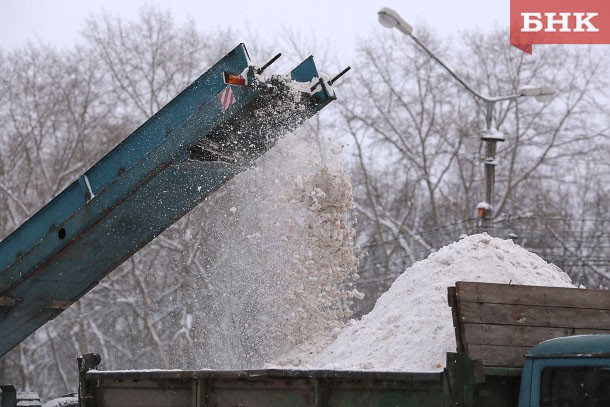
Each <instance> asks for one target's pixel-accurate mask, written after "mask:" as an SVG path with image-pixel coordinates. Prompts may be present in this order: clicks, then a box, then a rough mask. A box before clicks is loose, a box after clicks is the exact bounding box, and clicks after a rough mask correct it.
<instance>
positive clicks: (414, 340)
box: [280, 234, 572, 372]
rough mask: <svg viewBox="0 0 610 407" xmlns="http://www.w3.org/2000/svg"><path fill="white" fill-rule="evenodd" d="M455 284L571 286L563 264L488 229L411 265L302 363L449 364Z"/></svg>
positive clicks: (417, 367) (419, 367)
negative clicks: (451, 292)
mask: <svg viewBox="0 0 610 407" xmlns="http://www.w3.org/2000/svg"><path fill="white" fill-rule="evenodd" d="M456 281H476V282H489V283H505V284H508V283H512V284H525V285H538V286H556V287H572V284H571V281H570V278H569V277H568V275H567V274H565V273H564V272H563V271H561V270H560V269H559V268H558V267H556V266H554V265H552V264H549V263H547V262H545V261H544V260H542V259H541V258H540V257H538V256H537V255H535V254H533V253H531V252H529V251H527V250H525V249H523V248H521V247H520V246H518V245H516V244H514V243H513V242H512V241H511V240H502V239H498V238H492V237H490V236H489V235H487V234H478V235H473V236H469V237H466V238H464V239H462V240H460V241H458V242H455V243H452V244H450V245H448V246H446V247H444V248H442V249H440V250H439V251H438V252H436V253H433V254H432V255H430V256H429V257H428V258H427V259H425V260H422V261H420V262H417V263H415V264H414V265H413V266H411V267H409V268H408V269H407V270H406V271H405V272H404V273H403V274H402V275H401V276H400V277H398V278H397V279H396V281H395V282H394V283H393V284H392V286H391V287H390V289H389V290H388V291H387V292H386V293H384V294H383V295H382V296H381V297H380V298H379V299H378V301H377V303H376V305H375V307H374V308H373V310H372V311H371V312H370V313H369V314H367V315H365V316H364V317H363V318H362V319H361V320H360V321H357V322H356V321H353V322H352V323H351V325H349V326H347V327H346V328H345V329H343V330H342V331H341V333H340V334H339V335H338V337H337V338H336V340H335V341H334V343H332V344H331V345H330V346H328V347H327V348H326V349H324V350H323V351H322V352H320V353H318V354H317V355H301V363H302V365H301V366H303V365H307V367H316V368H325V369H348V370H383V371H415V372H426V371H438V370H440V369H442V368H443V367H444V365H445V357H446V355H445V354H446V352H455V350H456V344H455V337H454V329H453V321H452V316H451V308H450V307H449V306H448V303H447V287H450V286H453V285H455V282H456ZM294 361H295V358H294V355H292V362H294ZM280 364H282V363H281V362H280Z"/></svg>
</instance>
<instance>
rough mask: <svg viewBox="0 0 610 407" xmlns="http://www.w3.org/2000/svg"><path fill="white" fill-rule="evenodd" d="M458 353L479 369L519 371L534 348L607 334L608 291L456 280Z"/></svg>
mask: <svg viewBox="0 0 610 407" xmlns="http://www.w3.org/2000/svg"><path fill="white" fill-rule="evenodd" d="M448 294H449V305H450V306H451V308H452V311H453V323H454V327H455V337H456V342H457V351H458V353H459V352H464V353H466V354H468V356H469V358H470V359H472V360H475V361H479V362H480V363H481V364H482V365H483V366H502V367H521V366H522V365H523V361H524V355H525V353H526V352H527V351H528V350H529V349H531V348H532V347H533V346H534V345H537V344H538V343H540V342H542V341H544V340H547V339H552V338H558V337H562V336H572V335H583V334H595V333H605V334H608V333H610V312H609V311H610V291H606V290H585V289H574V288H558V287H538V286H526V285H507V284H490V283H471V282H457V283H456V285H455V287H450V288H449V290H448Z"/></svg>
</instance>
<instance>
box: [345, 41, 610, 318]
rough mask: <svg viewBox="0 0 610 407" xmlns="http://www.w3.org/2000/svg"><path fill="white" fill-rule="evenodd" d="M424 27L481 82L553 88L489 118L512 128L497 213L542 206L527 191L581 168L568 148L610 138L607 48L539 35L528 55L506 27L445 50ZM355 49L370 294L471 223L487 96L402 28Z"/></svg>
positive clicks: (352, 115)
mask: <svg viewBox="0 0 610 407" xmlns="http://www.w3.org/2000/svg"><path fill="white" fill-rule="evenodd" d="M418 36H419V37H420V38H421V39H422V41H423V42H425V43H426V44H428V46H429V47H430V48H432V49H433V50H434V52H435V53H436V54H437V55H439V56H441V58H442V59H444V60H447V61H451V62H452V65H453V68H454V69H455V70H456V71H457V72H458V73H459V74H460V76H462V77H463V78H465V79H466V80H467V82H469V83H471V84H472V85H473V87H474V88H475V89H477V90H479V91H480V92H481V93H484V94H489V95H491V96H499V95H510V94H515V93H517V92H518V91H519V89H520V88H521V87H522V86H525V85H532V84H539V85H540V84H546V85H550V86H553V87H555V88H556V89H557V91H558V93H557V96H556V97H555V98H554V99H553V100H551V101H547V102H543V103H536V102H535V101H534V100H528V99H527V98H523V99H518V100H512V101H507V102H502V103H496V105H495V109H494V116H493V126H494V128H495V129H497V130H499V131H502V132H504V133H505V134H506V142H505V143H502V144H501V148H500V150H499V153H498V162H497V164H498V169H497V188H496V196H495V205H494V206H495V209H496V211H495V215H496V220H497V221H499V220H501V219H504V218H505V217H507V216H517V215H520V214H525V213H539V214H543V213H544V212H545V210H544V208H540V207H538V206H536V204H535V203H534V202H535V201H536V200H535V199H531V198H532V197H534V196H536V195H537V194H538V193H542V194H546V195H550V196H553V191H556V190H558V189H560V188H561V183H562V182H563V179H564V177H566V176H571V175H574V173H573V172H572V168H573V166H572V165H570V161H571V160H578V159H588V158H589V157H590V156H591V154H592V153H593V152H594V151H599V150H600V148H601V149H607V145H608V138H607V128H608V121H607V119H606V118H604V116H603V115H602V111H603V110H602V109H600V105H599V100H607V95H606V94H605V93H604V92H605V89H607V86H606V78H607V77H608V75H607V73H606V72H605V69H606V65H607V63H606V62H607V57H606V56H605V55H604V54H603V53H598V52H594V50H593V49H592V48H587V47H584V48H570V49H568V48H558V47H545V48H544V49H542V47H541V49H540V50H537V54H536V55H535V56H534V57H529V56H524V54H523V53H522V52H520V51H518V50H516V49H512V48H511V47H510V45H509V44H508V42H507V41H505V36H506V35H505V32H504V31H498V32H496V33H494V34H491V35H487V36H485V35H481V34H468V35H465V36H462V38H466V44H465V47H452V52H448V51H447V48H446V47H445V46H443V44H442V43H441V42H439V41H438V40H436V39H435V38H434V37H433V36H432V35H431V34H430V33H429V32H426V31H424V32H422V33H419V34H418ZM359 61H361V64H360V65H359V66H357V67H356V73H355V78H354V80H352V81H351V87H350V93H349V95H348V96H347V97H346V98H345V99H344V100H345V103H343V105H342V108H343V110H342V115H343V118H344V121H345V129H346V132H347V133H348V134H350V135H351V136H352V139H353V141H354V161H353V163H354V164H353V166H354V174H355V175H354V176H355V179H356V182H355V184H357V185H358V188H357V189H356V192H357V202H358V209H359V212H360V218H361V223H360V229H359V235H358V236H359V237H358V239H359V243H360V245H361V246H363V247H364V248H365V249H366V250H367V251H368V252H369V257H368V259H365V260H364V262H363V265H362V267H361V270H360V272H361V274H362V276H363V279H362V284H363V289H365V288H367V289H366V290H365V291H366V292H367V293H370V294H371V297H372V298H375V297H376V295H375V292H380V291H384V290H385V287H387V284H389V282H391V281H392V280H393V278H394V277H395V276H396V275H397V274H399V273H401V272H402V271H403V270H404V269H405V268H406V266H408V265H409V264H411V263H412V262H413V261H415V260H418V259H421V258H423V257H426V256H427V255H428V254H429V253H430V251H433V250H435V249H437V248H438V247H439V246H440V245H443V244H446V243H448V242H451V241H453V240H455V239H457V238H458V237H459V236H460V234H462V233H469V232H472V231H474V227H473V226H474V222H473V216H474V209H475V206H476V202H478V201H481V200H483V199H482V197H483V189H484V188H483V187H484V180H483V174H482V171H481V165H480V163H481V147H482V145H481V141H480V139H479V133H480V131H481V130H482V129H484V128H485V122H484V118H485V111H484V109H485V106H484V105H483V104H482V103H480V101H478V100H475V99H474V98H472V97H471V96H470V95H469V94H468V93H467V92H465V91H464V90H463V89H462V88H461V87H460V85H459V84H458V83H456V82H455V81H454V80H453V78H451V77H449V76H448V75H447V73H446V72H445V71H444V70H443V69H442V68H441V67H440V66H439V65H438V64H436V63H435V62H434V61H432V60H431V59H430V58H429V57H428V56H427V55H426V54H425V53H423V52H422V51H421V49H419V48H417V47H416V46H415V44H414V43H412V42H408V41H405V38H404V37H403V36H395V35H394V34H393V33H387V32H384V33H381V34H378V35H377V36H376V37H374V38H372V39H371V40H370V41H367V42H366V43H363V45H362V48H361V50H360V59H359ZM353 76H354V75H353ZM604 146H605V147H604ZM572 162H573V161H572ZM566 163H567V164H568V165H566ZM577 189H578V188H577ZM572 193H580V192H576V191H572ZM551 200H552V201H553V202H554V203H555V204H557V205H559V206H561V202H560V201H559V200H558V199H551ZM538 203H540V202H538ZM548 204H549V203H547V205H548ZM489 232H492V230H491V228H490V230H489ZM493 232H494V233H495V232H497V231H496V230H495V229H494V230H493ZM368 305H369V306H371V305H372V304H371V303H369V304H368Z"/></svg>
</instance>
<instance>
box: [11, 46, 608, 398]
mask: <svg viewBox="0 0 610 407" xmlns="http://www.w3.org/2000/svg"><path fill="white" fill-rule="evenodd" d="M275 59H276V58H274V59H272V60H270V61H269V62H268V63H265V64H263V65H261V66H255V65H253V64H252V63H251V61H250V56H249V55H248V52H247V50H246V48H245V46H244V45H243V44H241V45H239V46H237V47H236V48H235V49H234V50H232V51H231V52H229V53H228V54H227V55H226V56H225V57H223V58H222V59H221V60H220V61H219V62H218V63H217V64H215V65H214V66H212V67H211V68H210V69H209V70H208V71H206V72H205V73H204V74H203V75H202V76H201V77H200V78H198V79H197V80H195V81H194V82H193V83H192V84H191V85H189V86H188V87H187V88H186V89H185V90H184V91H183V92H181V93H180V94H179V95H178V96H176V98H174V99H173V100H172V101H171V102H170V103H169V104H168V105H166V106H165V107H163V108H162V109H161V110H160V111H159V112H158V113H156V114H155V115H154V116H153V117H151V118H150V119H149V120H147V121H146V122H145V123H143V124H142V125H141V126H140V127H139V128H138V129H136V131H135V132H133V133H132V134H131V135H130V136H128V137H127V138H126V139H125V140H124V141H123V142H122V143H120V144H119V145H118V146H117V147H116V148H114V149H113V150H112V151H110V152H109V153H108V154H107V155H106V156H104V157H103V158H102V159H101V160H100V161H99V162H98V163H96V164H95V165H94V166H92V167H91V168H90V169H89V170H88V171H86V172H85V173H84V174H83V175H82V176H80V177H79V178H78V179H77V180H76V181H74V183H72V184H71V185H70V186H68V187H67V188H66V189H65V190H64V191H62V192H61V193H60V194H59V195H58V196H56V197H55V198H54V199H53V200H51V201H50V202H49V203H48V204H47V205H45V206H44V207H43V208H42V209H41V210H40V211H39V212H37V213H36V214H34V215H33V216H32V217H31V218H30V219H29V220H27V221H26V222H25V223H24V224H23V225H21V226H20V227H19V228H18V229H17V230H15V231H14V232H13V233H12V234H11V235H9V236H8V237H7V238H6V239H4V240H3V241H2V242H0V356H2V355H4V354H6V353H7V352H8V351H10V350H11V349H12V348H13V347H14V346H16V345H17V344H18V343H19V342H21V341H22V340H23V339H24V338H26V337H27V336H28V335H30V334H31V333H33V332H34V331H35V330H36V329H38V328H39V327H40V326H42V325H43V324H44V323H45V322H47V321H48V320H50V319H52V318H54V317H55V316H57V315H58V314H59V313H61V312H62V311H63V310H65V309H66V308H67V307H69V306H70V305H71V304H73V303H74V302H75V301H77V300H78V299H79V298H80V297H82V296H83V295H85V294H86V293H87V292H88V291H89V290H90V289H91V288H93V287H94V286H95V285H96V284H97V283H98V282H99V281H100V280H101V279H102V278H103V277H104V276H106V275H107V274H108V273H110V272H111V271H112V270H113V269H115V268H116V267H117V266H119V265H120V264H121V263H122V262H124V261H125V260H126V259H128V258H129V257H130V256H131V255H133V254H134V253H135V252H136V251H138V250H139V249H140V248H142V247H143V246H144V245H145V244H146V243H148V242H150V241H151V240H152V239H153V238H154V237H155V236H157V235H158V234H160V233H161V232H162V231H163V230H165V229H166V228H167V227H169V226H170V225H171V224H172V223H174V222H175V221H176V220H177V219H179V218H180V217H181V216H182V215H184V214H185V213H187V212H188V211H189V210H191V209H192V208H193V207H195V206H196V205H197V204H198V203H200V202H201V201H202V200H204V199H205V198H206V197H207V196H209V195H210V194H212V193H214V192H215V191H216V190H217V189H219V188H220V187H222V185H223V184H225V183H226V182H227V181H228V180H229V179H231V177H233V176H234V175H235V174H237V173H239V172H240V171H242V170H244V169H245V168H248V166H250V165H252V163H253V162H255V161H256V159H257V158H258V157H260V156H261V155H262V154H264V153H265V152H266V151H267V150H269V149H270V148H272V147H273V145H274V144H275V143H276V141H277V140H278V138H279V137H281V136H282V135H283V134H286V133H287V132H289V131H291V130H293V129H295V128H297V127H298V126H299V125H301V124H302V123H303V122H304V121H305V120H307V119H308V118H309V117H311V116H313V115H314V114H316V113H317V112H318V111H320V110H321V109H323V108H324V107H325V106H327V105H328V104H329V103H330V102H332V101H333V100H335V99H336V96H335V92H334V90H333V84H334V82H335V81H336V80H337V79H338V78H339V77H340V76H341V75H342V74H343V73H345V72H346V70H347V69H346V70H344V71H342V72H340V73H339V74H338V75H336V76H335V77H333V78H331V79H325V78H322V77H321V76H320V75H319V74H318V71H317V68H316V65H315V63H314V60H313V58H312V57H310V58H307V59H306V60H304V61H303V62H302V63H301V64H300V65H299V66H297V67H296V68H295V69H293V70H292V71H291V72H290V73H289V74H288V75H286V76H271V77H267V76H265V70H266V68H267V67H268V66H269V65H270V64H271V63H272V62H273V61H274V60H275ZM348 69H349V68H348ZM149 213H155V214H157V216H155V217H150V216H149ZM566 290H567V291H566ZM448 293H449V306H451V307H452V309H453V312H454V325H455V328H456V339H457V344H458V346H457V349H456V352H450V353H448V354H447V364H446V367H445V369H444V370H443V371H442V372H437V373H417V372H371V371H359V372H350V371H336V370H330V371H329V370H299V369H296V370H291V369H286V370H250V371H248V370H246V371H210V370H205V371H103V370H99V369H98V367H99V365H100V362H101V361H100V357H99V356H98V355H95V354H87V355H82V356H81V357H79V359H78V369H79V374H80V383H79V391H78V395H77V396H75V397H64V398H61V399H58V400H56V401H52V402H49V403H51V404H49V403H47V405H48V406H66V407H67V406H81V407H94V406H95V407H102V406H104V407H106V406H108V407H109V406H113V407H119V406H130V407H139V406H148V407H153V406H158V407H161V406H166V407H174V406H196V407H203V406H223V407H224V406H227V407H228V406H231V407H237V406H241V407H253V406H268V407H273V406H312V407H313V406H346V407H347V406H498V407H502V406H517V405H519V406H521V407H527V406H531V407H535V406H544V407H555V406H602V405H603V406H606V405H610V402H609V401H608V399H607V396H606V393H607V392H608V387H609V384H608V371H609V370H608V369H610V358H609V356H610V336H608V335H606V333H610V318H609V317H608V315H610V296H609V295H608V293H607V292H606V291H602V290H575V289H566V288H563V289H562V288H548V287H527V286H514V285H501V284H500V285H497V284H496V285H494V284H487V285H485V284H477V283H468V282H458V283H456V286H455V287H451V288H449V290H448ZM574 335H576V336H574ZM548 338H559V339H553V340H551V341H548V342H544V340H545V339H548ZM540 342H542V343H540ZM0 390H1V391H2V393H1V396H2V399H1V400H2V401H1V405H0V407H14V406H15V405H17V404H18V403H19V401H18V398H17V394H16V392H15V389H14V387H13V386H11V385H10V384H9V385H2V386H0ZM26 404H27V405H30V406H34V405H36V401H35V400H29V401H27V402H26ZM21 405H24V404H23V403H21ZM38 405H40V403H38Z"/></svg>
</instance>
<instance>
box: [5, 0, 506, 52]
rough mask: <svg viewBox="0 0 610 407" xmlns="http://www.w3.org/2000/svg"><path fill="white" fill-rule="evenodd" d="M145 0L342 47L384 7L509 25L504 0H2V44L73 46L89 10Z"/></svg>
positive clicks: (132, 7)
mask: <svg viewBox="0 0 610 407" xmlns="http://www.w3.org/2000/svg"><path fill="white" fill-rule="evenodd" d="M144 4H155V5H157V6H160V8H162V9H164V10H165V9H169V10H170V11H171V13H172V15H173V16H174V18H175V19H176V21H177V22H182V21H183V20H184V19H185V18H186V17H187V16H190V17H192V18H193V19H194V20H195V21H196V23H197V25H198V27H199V28H208V27H215V26H228V25H232V26H233V27H234V28H236V31H238V32H239V28H240V26H241V27H243V26H244V25H245V23H246V22H247V23H248V24H249V25H250V28H251V30H253V31H254V32H257V33H260V35H261V36H266V37H270V36H272V35H274V34H275V33H277V32H278V31H279V30H280V29H281V28H282V27H288V28H291V29H293V30H295V31H299V32H302V33H303V34H305V35H310V34H312V33H313V34H315V35H316V37H318V38H320V39H327V40H328V41H329V42H332V43H334V45H335V47H336V48H337V49H339V50H345V52H346V54H349V53H350V52H351V50H352V49H353V48H354V45H355V42H356V39H357V38H358V36H362V35H366V34H367V33H369V32H370V30H371V29H380V30H382V29H384V28H383V27H381V26H380V25H379V24H378V23H377V11H378V10H379V9H380V8H381V7H384V6H386V7H391V8H393V9H395V10H396V11H398V12H399V13H400V14H401V15H402V17H403V18H404V19H405V20H407V21H408V22H411V23H417V22H425V23H426V24H427V25H428V26H430V27H431V28H432V29H433V30H435V31H437V32H439V33H440V34H442V35H445V36H449V35H451V34H453V33H455V32H458V31H460V30H465V29H468V28H470V27H473V28H479V29H483V30H490V29H492V28H493V27H494V26H495V25H499V26H504V27H508V24H509V5H510V3H509V0H461V1H456V0H419V1H408V2H407V1H400V0H338V1H332V0H326V1H324V0H301V1H286V0H282V1H278V0H261V1H252V0H250V1H245V0H228V1H227V0H224V1H206V0H171V1H163V0H0V47H2V48H12V47H15V46H20V45H23V44H24V43H25V42H26V41H35V42H36V41H42V42H44V43H48V44H50V45H54V46H57V47H64V46H70V45H72V44H74V43H75V41H76V39H77V38H78V37H79V36H80V30H81V29H82V27H83V24H84V19H85V18H86V17H88V16H89V14H90V13H93V14H94V15H95V14H98V13H100V12H101V11H102V10H106V11H110V12H111V13H117V14H119V15H121V16H122V17H124V18H126V19H131V18H135V16H136V15H137V13H138V10H139V8H140V7H141V6H142V5H144ZM414 25H415V24H414ZM506 41H509V39H508V31H507V38H506Z"/></svg>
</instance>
